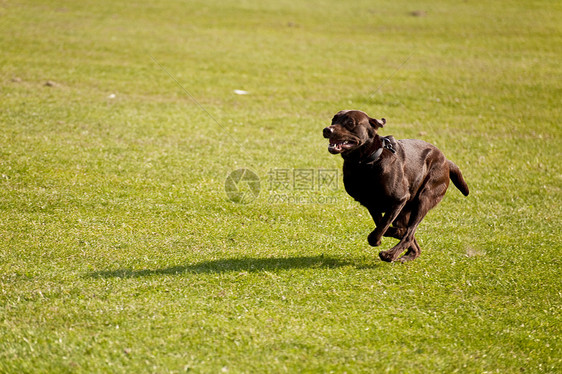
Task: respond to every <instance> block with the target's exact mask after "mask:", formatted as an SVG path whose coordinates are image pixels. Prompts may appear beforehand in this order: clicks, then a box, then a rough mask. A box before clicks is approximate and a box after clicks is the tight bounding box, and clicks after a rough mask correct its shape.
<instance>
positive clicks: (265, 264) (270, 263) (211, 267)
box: [87, 255, 379, 278]
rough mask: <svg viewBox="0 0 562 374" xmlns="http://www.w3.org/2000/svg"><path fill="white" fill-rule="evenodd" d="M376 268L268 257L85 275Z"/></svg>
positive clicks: (346, 262)
mask: <svg viewBox="0 0 562 374" xmlns="http://www.w3.org/2000/svg"><path fill="white" fill-rule="evenodd" d="M378 266H379V265H378V264H376V263H371V262H367V261H363V260H358V259H355V260H353V259H351V260H342V259H339V258H335V257H329V256H323V255H320V256H299V257H267V258H251V257H242V258H229V259H221V260H211V261H203V262H197V263H194V264H188V265H178V266H171V267H166V268H161V269H141V270H133V269H117V270H102V271H95V272H91V273H88V274H87V276H88V277H91V278H139V277H148V276H156V275H179V274H184V273H193V274H201V273H203V274H213V273H215V274H216V273H229V272H248V273H254V272H266V271H267V272H278V271H283V270H291V269H307V268H316V269H326V268H327V269H333V268H341V267H354V268H356V269H374V268H377V267H378Z"/></svg>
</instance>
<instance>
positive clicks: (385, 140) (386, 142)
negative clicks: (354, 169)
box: [360, 135, 396, 164]
mask: <svg viewBox="0 0 562 374" xmlns="http://www.w3.org/2000/svg"><path fill="white" fill-rule="evenodd" d="M390 138H392V135H389V136H385V137H381V141H382V144H381V146H380V147H379V148H377V149H375V150H374V151H373V152H372V153H371V154H370V155H369V156H367V157H365V159H363V160H361V161H360V163H361V164H368V163H369V162H373V161H376V160H378V159H379V157H381V155H382V151H383V150H385V149H388V150H389V151H390V152H392V153H396V150H395V149H394V146H393V145H392V142H391V140H390Z"/></svg>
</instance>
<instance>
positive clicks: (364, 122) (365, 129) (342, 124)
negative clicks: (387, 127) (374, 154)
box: [323, 110, 386, 155]
mask: <svg viewBox="0 0 562 374" xmlns="http://www.w3.org/2000/svg"><path fill="white" fill-rule="evenodd" d="M385 123H386V120H385V119H384V118H382V119H380V120H378V119H375V118H371V117H369V116H368V115H367V114H366V113H365V112H362V111H360V110H342V111H340V112H338V113H337V114H336V115H335V116H334V118H332V124H331V125H330V126H328V127H326V128H325V129H324V131H323V134H324V137H325V138H327V139H329V140H330V145H329V146H328V151H329V152H330V153H332V154H338V153H342V154H344V155H345V154H347V153H350V152H353V151H355V150H358V149H360V148H362V147H363V146H364V145H365V144H367V143H369V141H370V140H371V139H373V138H374V136H375V135H376V133H377V130H378V129H379V128H381V127H383V126H384V124H385Z"/></svg>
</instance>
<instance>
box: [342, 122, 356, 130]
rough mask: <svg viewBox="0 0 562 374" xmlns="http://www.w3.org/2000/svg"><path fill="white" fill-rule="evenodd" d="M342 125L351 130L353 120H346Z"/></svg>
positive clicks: (353, 125) (353, 124) (353, 123)
mask: <svg viewBox="0 0 562 374" xmlns="http://www.w3.org/2000/svg"><path fill="white" fill-rule="evenodd" d="M344 126H345V127H346V128H348V129H350V130H352V129H353V128H354V127H355V122H353V121H348V122H346V123H345V124H344Z"/></svg>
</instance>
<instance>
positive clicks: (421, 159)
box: [323, 110, 469, 262]
mask: <svg viewBox="0 0 562 374" xmlns="http://www.w3.org/2000/svg"><path fill="white" fill-rule="evenodd" d="M385 124H386V120H385V119H384V118H382V119H380V120H379V119H375V118H371V117H369V116H368V115H367V114H366V113H365V112H362V111H360V110H342V111H340V112H338V113H337V114H336V115H335V116H334V118H333V119H332V124H331V125H330V126H328V127H326V128H324V130H323V136H324V138H327V139H329V142H330V143H329V146H328V151H329V152H330V153H332V154H341V155H342V157H343V160H344V162H343V183H344V186H345V190H346V191H347V193H348V194H349V195H350V196H351V197H353V198H354V199H355V200H356V201H358V202H359V203H361V205H363V206H365V207H366V208H367V209H368V211H369V213H370V214H371V216H372V217H373V220H374V221H375V229H374V230H373V231H372V232H371V233H370V234H369V237H368V242H369V244H370V245H371V246H374V247H376V246H379V245H380V244H381V239H382V237H383V236H386V237H392V238H396V239H399V240H400V242H399V243H398V244H397V245H396V246H394V247H393V248H391V249H389V250H387V251H382V252H380V253H379V257H380V259H381V260H383V261H387V262H394V261H400V262H406V261H412V260H414V259H416V258H417V257H418V256H419V255H420V253H421V249H420V246H419V244H418V242H417V240H416V238H415V233H416V229H417V228H418V225H419V224H420V222H421V220H422V219H423V218H424V217H425V215H426V214H427V212H428V211H429V210H430V209H431V208H433V207H434V206H436V205H437V204H438V203H439V202H440V201H441V200H442V199H443V196H444V195H445V192H446V191H447V188H448V187H449V179H450V180H451V181H453V184H454V185H455V186H456V187H457V188H458V189H459V190H460V191H461V192H462V194H463V195H465V196H468V193H469V190H468V185H467V184H466V182H465V180H464V178H463V176H462V173H461V171H460V169H459V168H458V166H457V165H455V164H454V163H453V162H452V161H450V160H447V158H445V155H444V154H443V152H441V151H440V150H439V149H438V148H437V147H435V146H434V145H432V144H429V143H426V142H424V141H423V140H417V139H402V140H396V139H394V137H392V136H386V137H382V136H380V135H379V134H377V131H378V130H379V129H380V128H382V127H384V125H385ZM404 251H406V253H405V254H404V255H403V256H402V257H400V255H401V254H402V253H403V252H404Z"/></svg>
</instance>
